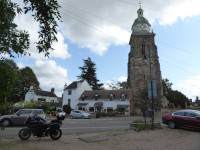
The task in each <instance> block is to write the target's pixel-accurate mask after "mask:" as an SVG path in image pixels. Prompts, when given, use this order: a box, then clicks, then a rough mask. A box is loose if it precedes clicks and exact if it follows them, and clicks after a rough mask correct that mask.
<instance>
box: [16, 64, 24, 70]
mask: <svg viewBox="0 0 200 150" xmlns="http://www.w3.org/2000/svg"><path fill="white" fill-rule="evenodd" d="M17 66H18V67H19V69H22V68H24V67H25V66H24V64H23V63H21V62H19V63H17Z"/></svg>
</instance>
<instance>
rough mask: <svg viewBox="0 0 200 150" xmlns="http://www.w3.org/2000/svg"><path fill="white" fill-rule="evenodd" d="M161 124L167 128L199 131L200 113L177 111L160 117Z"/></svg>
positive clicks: (195, 111) (187, 110)
mask: <svg viewBox="0 0 200 150" xmlns="http://www.w3.org/2000/svg"><path fill="white" fill-rule="evenodd" d="M162 122H163V124H167V125H168V127H169V128H171V129H173V128H184V129H192V130H199V131H200V111H198V110H189V109H186V110H179V111H176V112H173V113H170V114H167V115H163V116H162Z"/></svg>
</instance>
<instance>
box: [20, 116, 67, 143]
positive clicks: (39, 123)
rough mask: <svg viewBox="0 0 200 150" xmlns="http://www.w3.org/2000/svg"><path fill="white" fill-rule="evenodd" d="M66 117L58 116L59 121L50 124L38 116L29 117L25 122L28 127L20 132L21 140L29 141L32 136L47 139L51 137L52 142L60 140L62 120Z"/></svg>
mask: <svg viewBox="0 0 200 150" xmlns="http://www.w3.org/2000/svg"><path fill="white" fill-rule="evenodd" d="M64 119H65V116H63V115H62V116H59V115H58V116H57V119H55V120H52V121H51V122H50V123H46V122H45V120H44V119H42V118H40V117H37V116H33V117H32V116H29V117H27V119H26V120H25V124H26V126H27V127H25V128H23V129H21V130H20V131H19V134H18V136H19V138H20V139H22V140H27V139H29V138H30V136H31V134H32V135H33V136H34V137H47V136H49V135H50V137H51V139H52V140H58V139H59V138H60V137H61V136H62V131H61V130H60V126H61V124H62V120H64Z"/></svg>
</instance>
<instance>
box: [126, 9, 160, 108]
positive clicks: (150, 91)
mask: <svg viewBox="0 0 200 150" xmlns="http://www.w3.org/2000/svg"><path fill="white" fill-rule="evenodd" d="M143 12H144V11H143V10H142V9H141V8H139V9H138V11H137V13H138V17H137V18H136V19H135V21H134V23H133V25H132V34H131V38H130V42H129V45H130V48H131V49H130V53H129V60H128V79H127V82H128V87H129V88H131V89H133V97H134V101H135V103H136V105H137V104H141V103H142V101H146V102H149V104H150V103H151V102H152V101H151V99H152V95H153V99H154V100H155V101H156V100H157V104H159V106H160V104H161V98H162V97H163V89H162V78H161V71H160V63H159V59H158V53H157V46H156V45H155V40H154V37H155V34H154V33H153V32H150V27H151V25H150V23H149V22H148V20H147V19H146V18H144V16H143ZM148 100H149V101H148ZM155 104H156V103H155ZM150 106H151V105H150ZM143 109H145V108H143Z"/></svg>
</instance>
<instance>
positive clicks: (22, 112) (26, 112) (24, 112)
mask: <svg viewBox="0 0 200 150" xmlns="http://www.w3.org/2000/svg"><path fill="white" fill-rule="evenodd" d="M31 112H32V110H20V112H19V113H18V114H20V115H25V114H30V113H31Z"/></svg>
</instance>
